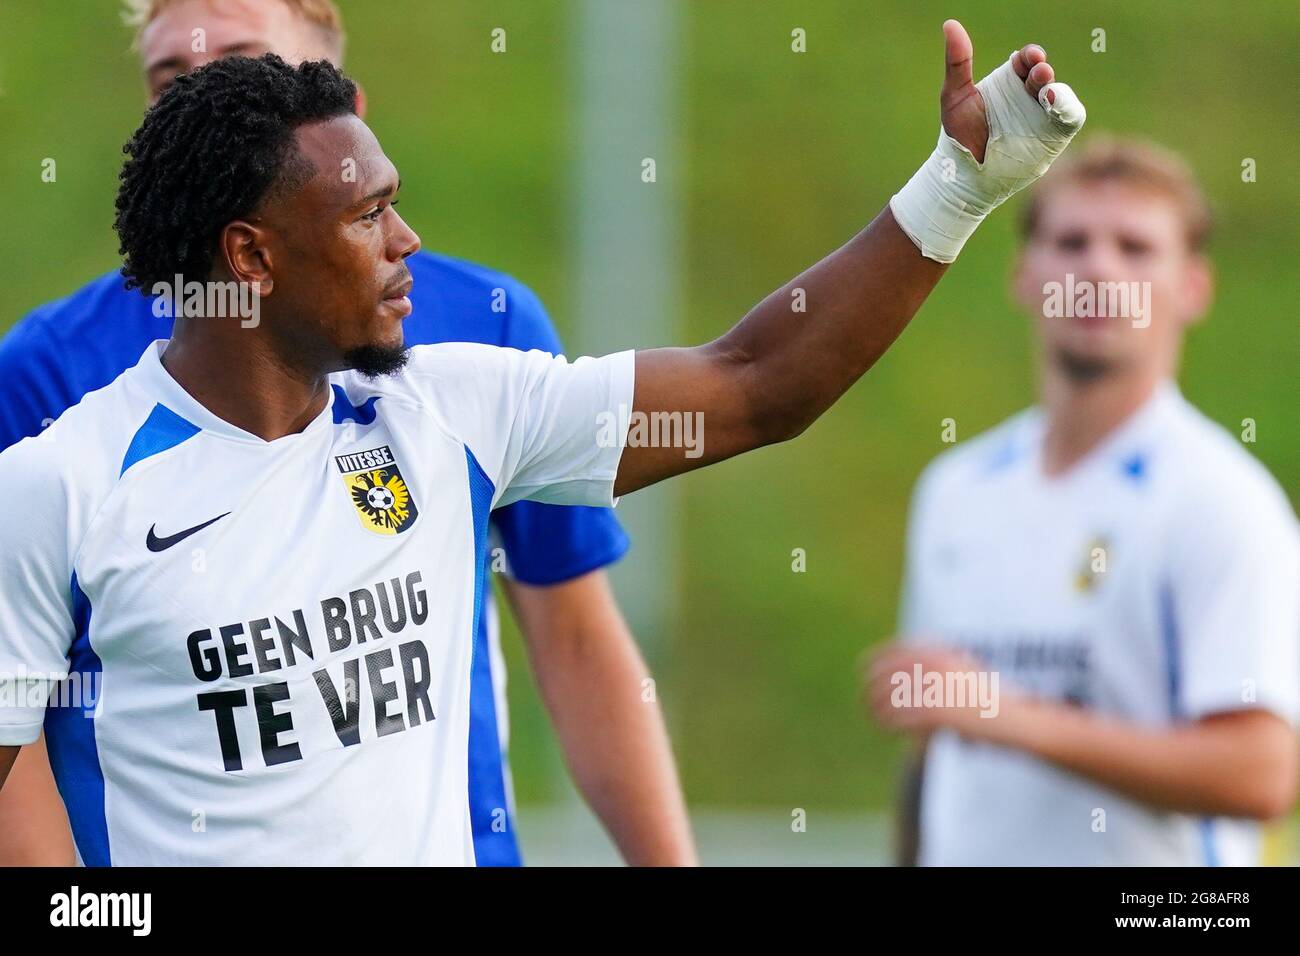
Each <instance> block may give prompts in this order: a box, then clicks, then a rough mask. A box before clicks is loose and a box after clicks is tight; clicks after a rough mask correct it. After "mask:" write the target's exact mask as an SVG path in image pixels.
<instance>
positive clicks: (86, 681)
mask: <svg viewBox="0 0 1300 956" xmlns="http://www.w3.org/2000/svg"><path fill="white" fill-rule="evenodd" d="M71 589H72V620H73V624H74V625H75V626H76V638H75V639H74V640H73V642H72V648H71V650H69V652H68V665H69V666H68V680H67V681H65V682H64V683H62V684H60V685H59V686H58V688H56V689H55V693H56V694H57V695H58V697H57V698H56V699H53V700H51V701H50V702H49V705H48V706H47V707H46V708H45V746H46V750H47V751H48V753H49V757H50V769H51V770H53V771H54V781H55V783H57V784H58V787H59V795H60V796H61V797H63V804H64V806H65V807H66V808H67V810H68V822H69V824H70V825H71V826H72V838H73V840H74V841H75V842H76V844H77V852H78V853H79V854H80V855H81V861H82V862H83V863H84V864H86V866H112V865H113V864H112V856H111V854H110V853H109V848H108V818H107V815H106V814H105V811H104V770H103V768H102V767H101V766H100V763H99V745H98V744H97V743H96V741H95V719H94V713H95V706H96V704H97V703H98V700H99V694H100V692H101V691H102V690H103V687H104V682H103V673H104V664H103V662H102V661H101V660H100V659H99V655H98V654H96V653H95V649H94V648H93V647H91V646H90V612H91V607H90V600H89V599H88V598H87V597H86V595H85V592H84V591H82V590H81V585H80V584H78V583H77V575H76V574H75V573H73V575H72V584H71ZM74 695H75V698H74Z"/></svg>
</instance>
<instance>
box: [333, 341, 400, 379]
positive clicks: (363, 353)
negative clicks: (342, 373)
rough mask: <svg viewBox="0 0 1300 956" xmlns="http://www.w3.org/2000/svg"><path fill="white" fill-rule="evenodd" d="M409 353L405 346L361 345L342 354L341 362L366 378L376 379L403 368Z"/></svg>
mask: <svg viewBox="0 0 1300 956" xmlns="http://www.w3.org/2000/svg"><path fill="white" fill-rule="evenodd" d="M410 352H411V350H410V349H408V348H407V347H406V346H405V345H361V346H358V347H357V348H354V349H348V351H346V352H344V353H343V361H344V362H346V363H347V367H348V368H350V369H352V370H354V371H356V372H360V373H361V374H362V375H364V376H365V377H366V378H378V377H380V376H382V375H393V374H395V373H397V372H400V371H401V370H402V369H403V368H405V367H406V360H407V359H408V358H409V357H410Z"/></svg>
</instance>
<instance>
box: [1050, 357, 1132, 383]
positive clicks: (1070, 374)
mask: <svg viewBox="0 0 1300 956" xmlns="http://www.w3.org/2000/svg"><path fill="white" fill-rule="evenodd" d="M1056 365H1057V367H1058V368H1059V369H1060V370H1061V371H1062V372H1064V373H1065V377H1066V378H1068V379H1069V380H1070V381H1072V382H1074V383H1075V384H1078V385H1088V384H1091V383H1092V382H1098V381H1100V380H1101V379H1103V378H1106V377H1108V376H1110V375H1111V374H1113V373H1114V372H1116V371H1117V370H1118V369H1119V367H1120V363H1119V362H1116V361H1115V360H1113V359H1106V358H1097V357H1094V356H1091V355H1079V354H1078V353H1076V352H1071V351H1070V350H1069V349H1059V350H1058V351H1057V353H1056Z"/></svg>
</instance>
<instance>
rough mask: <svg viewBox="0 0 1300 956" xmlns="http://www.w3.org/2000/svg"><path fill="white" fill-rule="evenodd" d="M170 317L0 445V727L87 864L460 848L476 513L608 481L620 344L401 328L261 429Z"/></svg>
mask: <svg viewBox="0 0 1300 956" xmlns="http://www.w3.org/2000/svg"><path fill="white" fill-rule="evenodd" d="M164 344H165V343H162V342H158V343H155V344H154V345H152V346H150V348H149V349H148V350H147V351H146V352H145V354H144V356H143V358H142V359H141V360H140V362H139V364H138V365H136V366H135V367H134V368H132V369H130V370H128V371H127V372H125V373H123V374H122V376H121V377H120V378H118V379H117V380H116V381H115V382H114V383H113V384H111V385H109V386H108V387H107V388H104V389H102V390H100V391H98V392H94V393H91V394H90V395H88V396H87V397H86V398H85V399H84V400H83V401H82V402H81V403H80V404H79V405H77V406H75V407H73V408H71V409H69V410H68V411H67V412H66V413H64V415H63V416H62V417H60V419H59V420H58V421H57V422H56V423H55V424H54V425H52V426H51V427H50V428H48V429H46V431H45V432H44V433H43V434H42V435H41V436H39V437H37V438H31V439H27V440H25V441H23V442H21V443H19V444H18V445H15V446H13V447H12V448H10V449H8V450H6V451H5V452H3V453H0V481H2V482H3V483H4V484H5V485H6V486H8V487H9V488H11V489H14V490H15V492H16V494H15V497H14V500H13V501H12V504H11V507H10V508H8V509H5V510H4V513H3V514H0V744H4V745H13V744H26V743H30V742H32V741H33V740H35V739H36V737H37V735H38V733H39V731H40V729H41V727H42V724H43V725H44V727H45V731H46V738H47V742H48V746H49V752H50V760H51V764H52V766H53V768H54V771H55V777H56V780H57V781H58V784H59V788H60V792H61V793H62V795H63V798H64V801H65V803H66V805H67V808H68V813H69V817H70V820H71V823H72V828H73V833H74V836H75V838H76V844H77V849H78V853H79V856H80V858H81V859H82V860H83V861H84V862H86V863H88V864H108V863H113V864H337V865H346V864H376V863H377V864H470V863H473V862H474V851H473V844H472V839H471V828H470V817H469V811H468V799H467V785H468V784H467V759H468V758H467V746H468V734H469V731H468V720H469V689H470V668H471V664H472V656H471V655H472V654H473V653H474V652H475V651H474V643H475V642H474V641H473V635H474V634H475V633H476V631H477V623H478V620H477V619H478V615H479V614H481V613H482V603H483V592H484V587H485V585H486V582H485V581H484V580H483V578H484V577H485V575H484V570H483V569H484V563H485V562H484V557H485V555H486V547H487V533H488V524H487V519H488V512H489V511H490V510H491V508H494V507H496V506H498V505H504V504H508V503H509V502H511V501H515V500H519V499H522V498H533V499H536V500H541V501H548V502H552V503H556V504H586V505H595V506H609V505H611V503H612V492H613V483H614V477H615V472H616V471H617V467H618V462H619V457H620V455H621V445H622V436H620V435H618V434H617V433H616V431H615V426H614V425H613V423H614V422H620V421H626V415H625V414H622V415H620V414H619V412H620V407H622V408H624V409H626V408H630V407H631V402H632V386H633V356H632V353H631V352H624V353H620V354H617V355H612V356H608V357H605V358H601V359H579V360H578V361H576V362H574V363H572V364H570V363H568V362H567V361H565V359H563V358H562V357H561V358H552V357H551V356H550V355H548V354H546V353H543V352H527V353H525V352H519V351H515V350H512V349H503V348H494V347H491V346H482V345H468V344H448V345H423V346H417V347H415V348H414V349H412V351H411V357H410V362H409V364H408V366H407V368H406V369H405V370H404V371H403V372H401V373H399V374H397V375H394V376H390V377H386V378H380V379H366V378H364V377H362V376H359V375H357V374H354V373H345V374H340V375H335V376H331V385H332V392H333V396H332V398H333V400H332V402H331V403H330V404H328V405H327V406H326V407H325V409H324V410H323V411H322V412H321V414H320V415H319V416H318V417H317V418H316V419H315V420H314V421H313V422H312V423H311V424H310V425H308V426H307V427H306V428H305V429H304V430H303V431H302V432H301V433H298V434H294V435H289V436H286V437H283V438H280V439H277V440H275V441H271V442H266V441H263V440H261V439H260V438H258V437H256V436H254V435H251V434H249V433H247V432H244V431H242V430H241V429H239V428H236V427H234V426H233V425H230V424H228V423H227V422H225V421H222V420H221V419H219V418H217V417H216V416H215V415H213V414H212V413H211V412H209V411H208V410H207V409H206V408H204V407H203V406H202V405H201V404H199V403H198V402H197V401H196V400H195V399H193V398H192V397H191V396H190V395H188V394H187V393H186V392H185V391H184V390H183V389H182V388H181V387H180V386H179V385H178V384H177V383H176V382H175V380H173V379H172V378H171V376H170V375H169V374H168V373H167V371H166V370H165V369H164V368H163V366H162V363H161V362H160V360H159V356H160V354H161V351H162V347H163V345H164ZM606 413H608V414H606ZM19 489H21V491H19ZM479 652H480V653H482V652H483V651H482V650H480V651H479ZM64 674H68V675H70V676H69V677H68V678H67V679H66V680H63V681H62V682H58V683H56V682H55V681H56V679H57V678H58V677H61V676H62V675H64ZM47 695H49V696H52V699H51V700H50V706H49V707H48V709H47V707H46V706H45V704H46V697H47Z"/></svg>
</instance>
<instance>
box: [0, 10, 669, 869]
mask: <svg viewBox="0 0 1300 956" xmlns="http://www.w3.org/2000/svg"><path fill="white" fill-rule="evenodd" d="M127 6H128V12H130V13H131V14H132V15H133V17H134V19H135V21H136V22H137V24H138V25H139V27H140V34H139V37H138V41H137V47H138V49H139V52H140V55H141V59H142V62H143V66H144V71H145V80H146V83H147V84H148V88H149V97H150V102H153V101H154V100H156V99H157V98H158V96H160V95H161V93H162V92H163V90H165V89H166V87H167V86H168V85H169V84H170V82H171V81H172V79H173V78H174V77H175V76H177V75H178V74H180V73H184V72H187V71H189V70H192V69H195V68H197V67H198V66H201V65H202V64H204V63H206V62H208V61H210V60H213V59H217V58H219V57H221V56H226V55H232V54H243V55H250V56H258V55H261V54H262V53H266V52H273V53H277V54H279V55H281V56H283V57H284V58H285V59H287V60H291V61H301V60H306V59H322V58H323V59H329V60H331V61H333V62H336V63H337V62H338V61H339V60H341V54H342V45H343V34H342V25H341V22H340V21H339V16H338V12H337V10H336V9H335V8H334V6H333V4H332V3H330V2H328V0H275V2H271V3H254V2H252V0H227V2H223V3H219V4H218V3H214V2H212V0H135V2H130V3H128V4H127ZM199 30H201V31H202V33H201V34H197V33H196V31H199ZM200 35H201V36H202V38H203V42H202V43H198V42H196V40H195V37H196V36H200ZM195 46H200V47H201V48H202V49H201V50H200V51H197V52H196V51H195V50H194V49H193V48H194V47H195ZM358 99H359V101H360V102H359V103H358V107H359V109H358V113H361V112H362V111H363V108H364V98H363V97H361V96H359V97H358ZM407 265H408V266H409V267H410V270H411V274H412V277H413V278H414V280H415V286H414V290H413V291H412V293H411V303H412V313H411V315H410V317H409V318H408V319H407V320H406V323H405V331H406V341H407V343H408V344H410V345H417V344H429V343H437V342H481V343H485V344H490V345H499V346H507V347H510V348H516V349H521V350H529V349H541V350H542V351H546V352H551V353H554V354H559V353H561V352H562V351H563V349H562V347H561V345H560V340H559V338H558V336H557V335H556V333H555V330H554V328H553V327H552V326H551V323H550V321H549V319H548V318H547V315H546V312H545V310H544V309H543V307H542V304H541V302H540V301H539V300H538V299H537V297H536V295H534V294H533V292H532V291H531V290H530V289H528V288H527V287H526V286H524V285H522V284H521V283H519V282H517V281H515V280H514V279H512V278H510V277H509V276H506V275H503V274H501V273H498V272H494V271H492V270H490V269H487V268H484V267H482V266H478V265H474V264H472V263H468V262H462V261H459V260H456V259H452V258H449V257H446V256H441V255H437V254H433V253H429V252H419V253H416V254H415V255H413V256H411V257H410V258H409V259H407ZM171 326H172V319H171V317H170V315H169V314H167V310H166V309H163V308H159V307H156V300H154V299H146V298H145V297H143V296H141V295H140V294H139V293H138V292H136V291H127V290H126V289H125V288H124V287H123V280H122V277H121V276H120V274H119V273H118V272H116V271H114V272H111V273H109V274H107V275H104V276H101V277H100V278H98V279H96V280H94V281H93V282H91V283H89V284H88V285H86V286H84V287H82V288H81V289H79V290H78V291H76V292H74V293H73V294H72V295H70V296H68V297H66V298H64V299H60V300H59V301H56V302H52V303H49V304H47V305H44V306H41V307H39V308H37V309H36V310H35V311H33V312H32V313H31V314H29V315H28V316H26V317H25V318H24V319H22V320H21V321H20V322H19V323H18V324H17V325H15V326H14V327H13V329H12V330H11V331H10V333H9V334H8V336H7V337H6V338H5V339H4V340H3V342H0V381H3V382H4V387H3V389H2V390H0V449H3V448H6V447H8V446H9V445H12V444H14V443H15V442H17V441H19V440H21V439H22V438H25V437H27V436H29V435H34V434H37V433H39V432H40V431H41V429H42V428H44V427H46V426H48V425H49V424H51V423H52V422H53V421H54V420H55V419H57V418H58V417H59V415H60V414H62V412H63V411H64V410H65V409H67V408H69V407H70V406H72V405H74V404H76V403H77V402H79V401H80V400H81V398H82V396H83V395H85V394H86V393H87V392H91V391H94V390H95V389H98V388H102V387H103V386H105V385H107V384H109V383H110V382H112V381H113V380H114V379H115V378H117V376H118V375H119V374H121V373H122V372H123V371H124V370H125V369H127V368H129V367H131V366H132V365H134V364H135V363H136V361H137V360H138V359H139V357H140V353H141V352H142V351H143V350H144V349H145V347H146V346H147V345H148V344H149V343H150V342H152V341H154V340H156V339H166V338H170V336H171ZM492 531H493V535H494V546H493V548H492V549H490V551H489V559H488V560H489V563H490V564H494V567H496V568H498V569H499V561H496V559H494V557H493V554H494V552H495V553H496V554H497V555H499V554H500V553H501V552H497V551H496V549H497V548H500V549H501V551H502V552H504V555H505V561H506V565H507V570H508V577H507V583H506V590H507V593H508V595H509V597H510V600H511V604H512V605H513V608H514V610H515V612H516V615H517V617H518V620H519V623H520V626H521V630H522V631H523V632H524V636H525V639H526V640H527V642H528V645H529V650H530V658H531V660H532V662H533V666H534V669H535V671H536V676H537V679H538V684H539V686H540V689H541V692H542V696H543V698H544V699H545V702H546V704H547V706H548V709H549V710H550V712H551V716H552V719H553V720H554V722H555V725H556V730H557V732H558V735H559V737H560V741H561V744H562V745H563V747H564V749H565V752H566V757H567V758H568V762H569V765H570V767H571V769H572V771H573V773H574V776H575V778H576V782H577V784H578V786H579V788H580V789H581V790H582V791H583V793H584V795H585V796H586V797H587V799H588V800H589V801H590V802H591V804H592V806H593V809H594V810H595V811H596V812H597V814H598V815H599V816H600V817H601V819H602V821H603V822H604V824H605V826H606V828H607V829H608V830H609V831H610V835H611V837H612V838H613V839H614V841H615V843H616V844H617V845H618V847H619V849H620V851H621V852H622V854H623V856H624V858H625V859H626V860H627V861H628V862H629V863H640V864H682V863H691V862H694V848H693V845H692V840H691V836H690V831H689V826H688V823H687V820H686V814H685V808H684V805H683V801H682V797H681V791H680V787H679V785H678V783H677V777H676V770H675V767H674V764H673V759H672V754H671V751H670V749H669V745H668V740H667V735H666V733H665V731H664V727H663V721H662V717H661V714H660V712H659V710H658V708H657V705H654V704H649V705H648V704H646V703H644V702H643V701H642V698H641V686H642V680H643V679H644V678H645V676H646V669H645V664H644V663H643V662H642V660H641V657H640V654H639V653H638V651H637V648H636V645H635V642H634V641H633V639H632V635H631V634H630V632H629V631H628V629H627V626H626V624H625V622H624V621H623V619H622V616H621V614H620V613H619V610H618V607H617V605H616V603H615V601H614V599H613V596H612V594H611V591H610V589H609V585H608V582H607V581H606V580H605V576H604V574H603V573H602V572H601V569H602V568H604V567H605V566H606V565H608V564H611V563H613V562H614V561H616V560H618V559H619V558H620V557H621V556H622V555H623V554H624V552H626V550H627V548H628V539H627V536H626V534H625V533H624V532H623V529H622V528H621V527H620V526H619V524H618V521H617V520H616V519H615V517H614V515H613V513H612V512H611V511H609V510H608V509H603V508H587V507H561V506H555V505H545V504H539V503H536V502H531V501H522V502H518V503H516V504H512V505H509V506H507V507H505V508H501V509H499V510H497V511H496V512H494V513H493V515H492ZM489 604H491V602H489ZM476 640H477V641H478V642H479V644H478V647H479V650H480V651H483V653H478V654H476V655H475V656H474V668H473V675H472V696H471V714H470V750H469V754H470V755H469V762H470V765H469V787H470V795H469V803H470V812H471V817H472V822H473V832H474V851H475V856H476V858H477V860H478V862H479V865H498V866H502V865H504V866H508V865H518V864H519V863H520V862H521V859H520V852H519V845H518V841H517V836H516V830H515V821H514V807H513V798H512V793H511V785H510V775H509V768H508V764H507V761H506V749H507V725H506V711H505V674H504V663H503V660H502V656H501V650H500V639H499V628H498V616H497V614H496V611H495V608H494V607H491V606H489V607H488V608H487V613H485V614H484V615H483V617H482V621H481V624H480V629H479V634H478V635H477V638H476ZM19 818H21V819H22V820H23V821H24V826H23V827H22V828H18V827H10V826H6V825H5V821H7V820H12V819H19ZM5 833H7V834H8V836H7V837H0V865H3V864H18V863H56V864H57V863H65V862H70V860H71V858H72V850H71V842H70V839H69V836H68V833H67V824H66V820H65V819H63V814H62V811H61V809H60V807H59V802H58V797H57V794H56V792H55V789H54V785H53V781H52V779H51V777H50V772H49V769H48V764H47V761H46V758H45V756H44V752H43V750H41V749H39V748H28V751H27V752H26V753H25V754H24V757H23V758H22V759H20V760H19V762H18V764H17V765H16V767H15V768H14V771H13V773H12V774H11V776H10V780H9V784H8V786H7V787H6V789H5V790H4V796H3V798H0V834H5Z"/></svg>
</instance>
